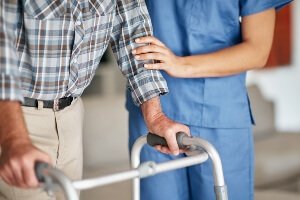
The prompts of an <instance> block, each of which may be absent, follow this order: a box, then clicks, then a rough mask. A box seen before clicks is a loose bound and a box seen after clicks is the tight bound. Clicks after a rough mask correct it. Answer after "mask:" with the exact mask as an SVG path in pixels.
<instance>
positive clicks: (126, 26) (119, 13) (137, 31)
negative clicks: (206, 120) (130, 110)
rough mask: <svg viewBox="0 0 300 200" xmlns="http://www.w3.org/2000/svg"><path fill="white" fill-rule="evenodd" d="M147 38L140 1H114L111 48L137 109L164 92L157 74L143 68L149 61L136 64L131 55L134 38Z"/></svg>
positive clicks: (148, 26) (145, 14)
mask: <svg viewBox="0 0 300 200" xmlns="http://www.w3.org/2000/svg"><path fill="white" fill-rule="evenodd" d="M150 35H152V25H151V21H150V16H149V14H148V11H147V8H146V4H145V2H144V0H130V1H129V0H118V1H117V5H116V16H115V19H114V27H113V31H112V35H111V39H112V40H111V46H112V50H113V52H114V54H115V56H116V58H117V62H118V65H119V67H120V69H121V71H122V73H123V75H124V76H125V77H126V78H127V80H128V81H127V86H128V88H129V90H130V91H131V96H132V98H133V101H134V102H135V104H136V105H137V106H139V105H141V104H142V103H144V102H145V101H147V100H149V99H151V98H153V97H156V96H159V95H163V94H166V93H167V92H168V87H167V83H166V81H165V79H164V78H163V76H162V75H161V73H160V72H159V71H157V70H147V69H146V68H144V64H145V63H149V62H153V61H149V62H145V61H138V60H136V59H135V58H134V56H133V54H132V53H131V52H132V50H133V49H134V48H136V47H137V44H136V43H135V42H134V40H135V39H136V38H139V37H142V36H150Z"/></svg>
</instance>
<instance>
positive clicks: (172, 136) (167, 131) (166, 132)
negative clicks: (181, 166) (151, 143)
mask: <svg viewBox="0 0 300 200" xmlns="http://www.w3.org/2000/svg"><path fill="white" fill-rule="evenodd" d="M153 124H154V125H155V126H153V127H152V129H150V132H151V133H155V134H156V135H158V136H160V137H163V138H165V139H166V141H167V146H163V145H157V146H155V148H156V149H157V150H158V151H160V152H162V153H165V154H174V155H178V154H179V152H183V150H180V149H179V147H178V144H177V140H176V134H177V133H178V132H184V133H186V134H187V135H188V136H189V135H190V130H189V128H188V127H187V126H185V125H183V124H179V123H177V122H174V121H172V120H171V119H169V118H168V117H166V116H165V115H164V114H162V115H161V116H159V117H158V118H157V119H156V120H155V121H154V122H153Z"/></svg>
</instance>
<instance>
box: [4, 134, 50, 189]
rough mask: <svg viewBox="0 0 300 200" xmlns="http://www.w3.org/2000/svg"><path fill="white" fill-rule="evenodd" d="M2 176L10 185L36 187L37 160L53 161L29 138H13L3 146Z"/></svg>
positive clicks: (37, 183)
mask: <svg viewBox="0 0 300 200" xmlns="http://www.w3.org/2000/svg"><path fill="white" fill-rule="evenodd" d="M1 150H2V152H1V158H0V176H1V178H2V179H3V180H4V181H5V182H6V183H7V184H9V185H12V186H15V187H20V188H36V187H38V186H39V181H38V180H37V178H36V175H35V170H34V166H35V163H36V162H37V161H42V162H46V163H51V159H50V157H49V156H48V155H47V154H46V153H44V152H42V151H40V150H38V149H37V148H36V147H34V146H33V145H32V144H31V142H30V141H29V140H25V141H24V140H23V139H22V141H18V140H13V141H10V142H6V143H5V144H2V146H1Z"/></svg>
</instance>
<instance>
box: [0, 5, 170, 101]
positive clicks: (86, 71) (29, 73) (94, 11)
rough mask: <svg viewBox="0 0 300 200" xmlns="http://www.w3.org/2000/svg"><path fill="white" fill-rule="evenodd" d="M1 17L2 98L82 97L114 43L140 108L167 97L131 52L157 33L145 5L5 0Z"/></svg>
mask: <svg viewBox="0 0 300 200" xmlns="http://www.w3.org/2000/svg"><path fill="white" fill-rule="evenodd" d="M0 12H1V13H0V74H1V75H0V99H9V100H19V101H23V97H30V98H35V99H41V100H54V99H58V98H62V97H66V96H73V97H77V96H80V95H81V94H82V92H83V91H84V89H85V88H86V87H87V86H88V85H89V83H90V82H91V79H92V78H93V76H94V74H95V70H96V69H97V67H98V65H99V62H100V60H101V57H102V55H103V53H104V51H105V50H106V48H107V46H108V44H109V43H110V44H111V46H112V50H113V52H114V54H115V56H116V58H117V61H118V65H119V67H120V70H121V71H122V73H123V75H124V76H125V77H126V78H127V80H128V88H129V89H130V91H131V92H132V97H133V99H134V101H135V103H136V104H137V105H140V104H142V103H143V102H145V101H147V100H148V99H150V98H153V97H155V96H158V95H160V94H164V93H167V92H168V89H167V85H166V82H165V80H164V78H163V77H162V75H161V74H160V72H158V71H155V70H146V69H145V68H144V67H143V64H144V63H145V62H140V61H137V60H135V59H134V56H133V54H132V53H131V51H132V49H133V48H135V47H136V45H137V44H136V43H135V42H134V39H136V38H138V37H141V36H147V35H151V34H152V29H151V22H150V18H149V15H148V12H147V9H146V6H145V3H144V1H143V0H1V4H0Z"/></svg>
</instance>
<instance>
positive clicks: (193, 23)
mask: <svg viewBox="0 0 300 200" xmlns="http://www.w3.org/2000/svg"><path fill="white" fill-rule="evenodd" d="M290 1H291V0H225V1H224V0H146V3H147V7H148V10H149V14H150V17H151V20H152V24H153V30H154V35H155V37H157V38H158V39H159V40H161V41H162V42H163V43H165V44H166V46H168V47H169V48H170V49H171V50H172V51H173V52H174V53H175V54H176V55H178V56H189V55H195V54H204V53H210V52H214V51H217V50H221V49H224V48H228V47H231V46H233V45H236V44H238V43H240V42H242V34H241V23H240V17H243V16H247V15H251V14H254V13H258V12H261V11H264V10H267V9H270V8H276V9H278V8H281V7H282V6H284V5H285V4H287V3H289V2H290ZM245 62H247V60H245ZM163 76H164V77H165V79H166V81H167V83H168V86H169V90H170V92H169V94H167V95H164V96H162V97H161V103H162V107H163V111H164V112H165V113H166V115H167V116H169V117H170V118H171V119H173V120H175V121H178V122H181V123H184V124H188V125H194V126H201V127H210V128H247V127H249V126H251V125H252V124H253V123H254V121H253V117H252V114H251V109H250V104H249V99H248V94H247V90H246V86H245V79H246V73H241V74H237V75H233V76H226V77H217V78H216V77H212V78H195V79H182V78H173V77H170V76H169V75H167V74H166V73H163ZM126 106H127V109H128V110H129V111H130V112H132V113H135V112H140V110H139V108H138V107H136V106H135V105H134V104H133V102H132V100H131V97H130V95H129V94H128V95H127V103H126Z"/></svg>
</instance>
